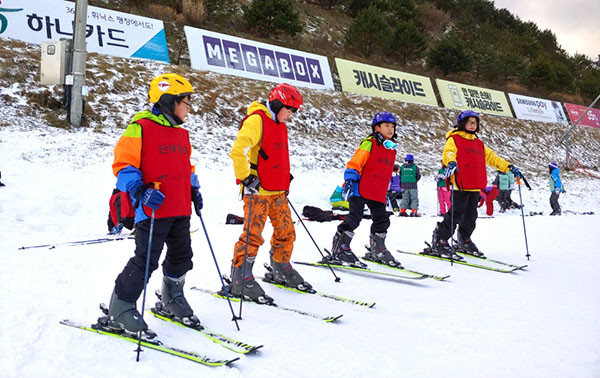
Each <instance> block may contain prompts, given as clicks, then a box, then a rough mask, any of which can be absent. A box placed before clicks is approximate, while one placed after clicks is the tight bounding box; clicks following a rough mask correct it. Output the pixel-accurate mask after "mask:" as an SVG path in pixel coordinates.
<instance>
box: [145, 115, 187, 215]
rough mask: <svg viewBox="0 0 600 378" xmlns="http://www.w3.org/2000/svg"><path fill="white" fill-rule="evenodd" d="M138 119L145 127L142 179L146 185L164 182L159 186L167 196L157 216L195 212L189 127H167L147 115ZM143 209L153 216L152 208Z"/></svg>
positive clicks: (156, 213) (157, 211)
mask: <svg viewBox="0 0 600 378" xmlns="http://www.w3.org/2000/svg"><path fill="white" fill-rule="evenodd" d="M136 122H137V123H139V124H140V125H141V126H142V156H141V159H140V171H142V180H143V181H144V184H150V183H153V182H158V183H160V186H159V188H158V189H159V190H160V191H161V192H162V193H163V194H164V195H165V201H164V203H163V204H162V206H161V207H159V208H158V209H157V210H156V212H155V217H156V218H167V217H176V216H189V215H191V214H192V207H191V201H192V194H191V187H192V184H191V180H190V177H191V174H192V164H191V162H190V154H191V150H192V147H191V145H190V138H189V134H188V132H187V130H185V129H182V128H181V127H171V126H163V125H160V124H158V123H156V122H154V121H151V120H149V119H145V118H143V119H139V120H137V121H136ZM143 209H144V213H145V214H146V215H148V216H151V214H152V209H151V208H149V207H146V206H144V207H143Z"/></svg>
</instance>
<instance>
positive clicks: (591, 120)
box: [565, 102, 600, 128]
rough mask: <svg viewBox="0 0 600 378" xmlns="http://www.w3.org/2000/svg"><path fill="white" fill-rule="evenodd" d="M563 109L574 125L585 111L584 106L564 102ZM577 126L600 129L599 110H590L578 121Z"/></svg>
mask: <svg viewBox="0 0 600 378" xmlns="http://www.w3.org/2000/svg"><path fill="white" fill-rule="evenodd" d="M565 108H567V113H569V118H571V123H572V124H574V123H575V121H577V120H578V119H579V117H581V115H582V114H583V112H585V110H586V109H587V107H586V106H581V105H576V104H569V103H568V102H565ZM577 125H581V126H590V127H597V128H600V110H598V109H596V108H591V109H590V110H589V111H588V112H587V113H586V115H584V116H583V118H581V121H579V123H578V124H577Z"/></svg>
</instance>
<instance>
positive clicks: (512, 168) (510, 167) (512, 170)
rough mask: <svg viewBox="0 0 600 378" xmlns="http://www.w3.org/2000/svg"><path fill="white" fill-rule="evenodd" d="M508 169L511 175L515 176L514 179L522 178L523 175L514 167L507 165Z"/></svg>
mask: <svg viewBox="0 0 600 378" xmlns="http://www.w3.org/2000/svg"><path fill="white" fill-rule="evenodd" d="M508 169H510V173H512V174H513V175H515V177H518V178H523V174H522V173H521V171H519V168H517V167H515V166H514V165H512V164H511V165H509V166H508Z"/></svg>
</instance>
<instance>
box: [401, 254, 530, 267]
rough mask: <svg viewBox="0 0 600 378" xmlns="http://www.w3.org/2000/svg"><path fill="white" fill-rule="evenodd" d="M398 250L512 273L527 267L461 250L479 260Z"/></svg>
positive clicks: (468, 256)
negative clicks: (487, 263) (457, 258)
mask: <svg viewBox="0 0 600 378" xmlns="http://www.w3.org/2000/svg"><path fill="white" fill-rule="evenodd" d="M396 251H397V252H398V253H403V254H406V255H412V256H422V257H427V258H431V259H435V260H442V261H452V262H453V263H455V264H460V265H465V266H470V267H473V268H479V269H485V270H491V271H494V272H499V273H512V272H515V271H517V270H523V269H525V268H526V267H527V265H514V264H509V263H506V262H503V261H498V260H492V259H490V258H487V257H479V256H473V255H471V254H468V253H464V252H460V251H457V252H456V253H457V254H459V255H460V256H464V257H467V258H471V259H475V260H474V261H477V262H473V261H469V260H456V259H452V260H451V259H450V258H447V257H441V256H436V255H430V254H425V253H420V252H407V251H401V250H399V249H398V250H396ZM486 261H487V262H489V263H492V265H486V264H484V262H486ZM494 265H495V266H494Z"/></svg>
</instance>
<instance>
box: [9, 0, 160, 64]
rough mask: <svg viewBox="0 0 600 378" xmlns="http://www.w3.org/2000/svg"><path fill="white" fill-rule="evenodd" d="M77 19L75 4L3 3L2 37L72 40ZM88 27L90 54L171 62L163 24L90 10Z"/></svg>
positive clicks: (48, 0)
mask: <svg viewBox="0 0 600 378" xmlns="http://www.w3.org/2000/svg"><path fill="white" fill-rule="evenodd" d="M74 19H75V3H70V2H67V1H62V0H32V1H22V0H2V6H1V7H0V37H8V38H14V39H19V40H21V41H25V42H30V43H37V44H41V43H42V42H44V41H50V40H59V39H60V38H67V39H71V38H72V36H73V23H74ZM86 24H87V25H86V42H87V50H88V51H91V52H97V53H101V54H108V55H115V56H120V57H126V58H130V57H131V58H144V59H152V60H159V61H163V62H167V63H168V62H169V51H168V49H167V40H166V38H165V29H164V26H163V23H162V21H159V20H155V19H152V18H147V17H141V16H136V15H132V14H128V13H123V12H117V11H112V10H108V9H103V8H98V7H92V6H89V7H88V12H87V23H86Z"/></svg>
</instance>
